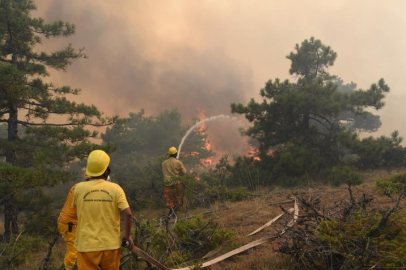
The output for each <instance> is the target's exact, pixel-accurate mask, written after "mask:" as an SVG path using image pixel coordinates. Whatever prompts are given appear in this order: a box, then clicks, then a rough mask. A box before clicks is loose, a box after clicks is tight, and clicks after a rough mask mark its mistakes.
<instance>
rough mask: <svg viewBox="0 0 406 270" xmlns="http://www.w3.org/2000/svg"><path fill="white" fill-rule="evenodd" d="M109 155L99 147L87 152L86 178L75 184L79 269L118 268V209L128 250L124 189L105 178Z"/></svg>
mask: <svg viewBox="0 0 406 270" xmlns="http://www.w3.org/2000/svg"><path fill="white" fill-rule="evenodd" d="M109 163H110V157H109V156H108V155H107V154H106V153H105V152H104V151H101V150H94V151H92V152H91V153H90V154H89V157H88V159H87V165H86V175H87V176H89V179H88V181H86V182H81V183H79V184H76V188H75V192H74V196H73V203H72V205H73V207H76V210H77V215H78V228H77V236H76V241H75V246H76V248H77V250H78V269H79V270H96V269H97V270H118V269H119V265H120V246H121V241H120V212H121V213H123V215H124V223H125V224H124V225H125V226H124V227H125V230H124V237H123V240H126V241H127V242H128V248H129V249H131V248H132V247H133V246H134V244H133V240H132V238H131V236H130V232H131V223H132V213H131V209H130V207H129V205H128V202H127V199H126V196H125V193H124V191H123V189H122V188H121V187H120V186H119V185H118V184H115V183H112V182H109V181H106V180H107V179H108V178H109V174H110V168H109Z"/></svg>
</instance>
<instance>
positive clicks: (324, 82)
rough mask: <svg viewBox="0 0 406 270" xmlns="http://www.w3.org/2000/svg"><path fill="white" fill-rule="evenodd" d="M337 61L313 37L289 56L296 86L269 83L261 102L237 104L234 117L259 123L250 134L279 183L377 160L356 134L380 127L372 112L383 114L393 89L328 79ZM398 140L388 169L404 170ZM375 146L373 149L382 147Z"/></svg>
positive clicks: (390, 152)
mask: <svg viewBox="0 0 406 270" xmlns="http://www.w3.org/2000/svg"><path fill="white" fill-rule="evenodd" d="M336 56H337V54H336V53H335V52H334V51H333V50H332V49H331V48H330V47H329V46H326V45H324V44H323V43H322V42H321V41H320V40H317V39H314V38H313V37H312V38H310V39H309V40H305V41H303V42H302V43H301V45H298V44H296V47H295V52H291V53H290V54H289V55H288V56H287V58H288V59H289V60H291V68H290V70H289V71H290V74H292V75H296V76H297V77H298V80H297V81H296V82H290V81H289V80H285V81H281V80H280V79H275V80H269V81H268V82H267V83H266V84H265V87H264V88H263V89H261V91H260V95H261V98H262V101H261V102H256V101H255V100H254V99H251V101H250V102H249V103H248V104H247V105H246V106H244V105H243V104H231V109H232V112H233V113H239V114H244V115H245V117H246V119H247V120H248V121H250V122H251V123H253V126H251V127H250V128H248V129H247V130H246V131H245V134H246V135H248V136H250V137H252V138H254V139H256V140H257V141H258V143H259V154H260V155H259V157H260V163H262V164H261V167H263V168H267V170H269V171H270V172H271V175H272V180H273V181H278V182H280V183H283V184H284V185H294V184H297V183H299V182H301V181H303V180H304V179H306V177H308V176H316V177H317V176H318V174H319V173H320V171H322V170H325V169H330V168H332V167H334V166H341V165H342V164H343V163H344V162H345V158H346V157H347V156H348V155H351V154H358V155H360V156H361V158H363V157H365V158H367V157H370V156H371V155H363V151H364V152H367V150H366V149H365V147H362V145H363V142H361V141H360V140H359V139H358V137H357V134H356V133H355V131H360V130H374V129H376V128H377V127H379V125H380V121H379V117H376V116H374V115H373V114H371V113H370V112H368V111H367V109H369V108H374V109H376V110H378V109H381V108H382V107H383V105H384V102H383V99H384V97H385V93H387V92H389V87H388V86H387V85H386V84H385V81H384V80H383V79H380V80H379V81H378V82H377V83H374V84H372V85H371V87H370V88H369V89H368V90H362V89H356V84H354V83H351V84H344V83H343V81H342V80H340V79H338V78H337V77H335V76H331V75H330V74H329V73H328V68H329V67H331V66H333V65H334V61H335V59H336ZM366 120H368V121H370V123H366ZM397 139H398V137H397V135H396V136H395V137H394V139H393V141H394V142H393V143H392V145H393V147H389V146H387V145H386V146H387V148H385V150H384V151H383V152H385V153H386V154H385V155H386V157H387V159H388V161H387V162H386V163H385V166H389V164H396V166H399V164H401V163H402V162H404V160H405V158H404V155H403V153H404V151H403V149H400V148H399V147H398V145H396V143H395V142H396V140H397ZM372 144H375V142H373V143H371V148H373V147H377V146H372ZM389 148H390V150H389ZM369 150H370V151H372V150H371V149H369ZM386 151H387V152H386ZM377 159H378V157H377ZM365 163H367V162H365Z"/></svg>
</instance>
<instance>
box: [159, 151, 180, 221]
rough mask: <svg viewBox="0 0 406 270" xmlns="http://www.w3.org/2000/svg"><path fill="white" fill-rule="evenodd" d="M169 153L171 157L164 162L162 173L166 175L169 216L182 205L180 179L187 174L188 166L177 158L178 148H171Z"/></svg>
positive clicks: (166, 197) (166, 198) (165, 183)
mask: <svg viewBox="0 0 406 270" xmlns="http://www.w3.org/2000/svg"><path fill="white" fill-rule="evenodd" d="M168 154H169V158H168V159H166V160H165V161H164V162H163V163H162V174H163V175H164V185H165V201H166V207H167V208H168V209H169V216H173V215H175V210H176V207H177V206H178V205H181V199H182V197H181V192H182V183H181V182H180V181H179V176H183V175H185V174H186V168H185V166H184V165H183V163H182V161H180V160H178V159H177V158H176V157H177V155H178V150H177V149H176V148H175V147H171V148H169V151H168ZM175 199H176V204H175Z"/></svg>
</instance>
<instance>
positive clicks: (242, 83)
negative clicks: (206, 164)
mask: <svg viewBox="0 0 406 270" xmlns="http://www.w3.org/2000/svg"><path fill="white" fill-rule="evenodd" d="M36 3H37V6H38V12H37V14H36V15H38V16H42V17H44V18H45V19H46V20H47V21H53V20H57V19H61V20H64V21H69V22H71V23H74V24H75V25H76V27H77V31H76V35H75V36H73V37H70V38H69V39H68V41H67V40H66V39H59V40H57V42H55V41H52V42H50V43H48V42H44V46H45V47H46V48H49V49H55V48H59V47H61V46H63V45H66V43H67V42H71V43H72V44H73V45H74V46H75V47H86V54H87V55H88V56H89V59H87V60H80V61H77V62H75V63H74V64H73V65H72V66H71V67H70V68H69V69H68V72H66V73H54V72H53V73H52V81H54V82H57V83H58V84H67V85H71V86H75V87H80V88H82V89H83V90H84V91H83V94H82V95H81V96H80V97H79V98H80V101H85V102H86V103H94V104H95V105H96V106H98V107H99V108H100V109H101V110H102V111H104V112H106V113H107V114H110V115H111V114H119V115H122V116H125V115H127V114H128V112H136V111H139V110H140V109H141V108H145V109H146V113H147V114H150V115H154V114H158V113H160V112H162V111H163V110H165V109H172V108H178V109H179V111H180V112H181V114H182V116H183V120H184V121H185V123H189V124H190V123H191V121H192V118H193V117H195V116H197V114H198V113H199V112H200V111H203V112H204V113H205V116H207V117H208V116H213V115H217V114H230V103H232V102H242V103H244V104H246V103H247V102H248V100H249V98H251V97H254V98H256V99H258V92H259V89H260V88H261V87H263V85H264V84H265V82H266V81H267V80H268V79H273V78H276V77H279V78H282V79H292V78H291V76H290V75H289V74H288V70H289V64H290V63H289V61H288V60H287V59H286V58H285V56H286V55H287V54H288V53H289V52H290V51H292V50H293V47H294V45H295V44H296V43H300V42H301V41H303V40H304V39H306V38H310V37H311V36H314V37H316V38H317V39H321V40H322V42H323V43H325V44H327V45H330V46H331V47H332V48H333V49H334V50H335V51H336V52H337V53H338V58H337V61H336V64H335V66H334V67H333V68H332V69H331V70H330V73H331V74H335V75H338V76H340V77H341V78H343V79H344V81H345V82H351V81H354V82H355V83H357V84H358V87H361V88H364V89H365V88H368V87H369V86H370V84H371V83H373V82H376V81H377V80H378V79H379V78H381V77H384V78H385V79H386V81H387V83H388V84H389V86H390V87H391V92H390V93H389V94H388V96H387V98H386V104H387V105H386V106H385V107H384V109H383V110H382V111H380V112H379V113H380V115H381V120H382V122H383V125H382V128H381V129H380V130H379V131H378V132H377V133H376V134H379V135H389V134H390V132H392V131H393V130H395V129H397V130H399V131H400V134H401V135H402V136H406V126H405V125H404V120H403V116H402V113H401V112H402V106H403V105H402V104H403V101H404V99H405V94H404V91H402V89H403V85H404V82H403V81H404V80H403V78H404V73H405V71H406V58H405V53H404V48H405V46H406V37H405V35H404V34H403V32H402V31H403V30H404V29H405V26H406V17H405V16H403V14H404V12H405V11H406V2H402V1H392V2H391V1H386V2H385V3H383V2H382V1H370V0H360V1H351V0H342V1H325V0H310V1H300V0H296V1H279V0H271V1H260V0H252V1H248V0H235V1H212V0H202V1H167V0H148V1H134V0H120V1H79V0H71V1H67V0H58V1H55V0H38V1H36ZM212 125H213V126H212ZM229 125H230V126H232V129H231V128H230V126H226V127H224V126H225V125H222V124H217V125H216V124H215V123H213V124H209V125H208V127H209V130H210V129H211V132H214V130H215V132H216V135H213V136H211V138H210V139H211V141H212V143H213V144H214V145H215V148H217V147H220V148H221V146H226V145H227V144H228V145H229V146H228V148H227V149H221V151H223V152H230V153H235V152H234V150H235V149H238V148H240V147H241V145H243V144H244V142H243V141H241V139H240V136H239V134H238V131H237V127H235V124H232V123H230V124H229ZM213 134H214V133H213ZM209 136H210V134H209ZM216 138H218V141H216ZM234 141H235V144H233V143H231V146H230V142H234ZM238 151H242V150H238ZM244 151H245V150H244Z"/></svg>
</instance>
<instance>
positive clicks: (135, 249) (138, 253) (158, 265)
mask: <svg viewBox="0 0 406 270" xmlns="http://www.w3.org/2000/svg"><path fill="white" fill-rule="evenodd" d="M288 212H290V213H291V212H294V214H293V219H292V220H291V221H290V222H289V223H288V224H287V225H286V226H285V228H284V229H283V230H282V232H280V233H279V234H278V235H276V236H273V237H265V238H261V239H258V240H255V241H252V242H250V243H248V244H246V245H244V246H242V247H239V248H237V249H234V250H232V251H230V252H227V253H226V254H223V255H221V256H219V257H217V258H214V259H212V260H210V261H207V262H205V263H203V264H202V265H200V266H199V267H200V268H205V267H208V266H211V265H213V264H216V263H218V262H221V261H223V260H225V259H227V258H230V257H232V256H234V255H236V254H239V253H241V252H244V251H246V250H248V249H251V248H253V247H256V246H259V245H262V244H264V243H269V242H271V241H273V240H274V239H276V238H278V237H280V236H282V235H283V234H284V233H285V232H286V231H287V230H288V229H289V228H291V227H292V226H293V225H294V224H295V223H296V221H297V219H298V216H299V207H298V204H297V200H296V199H295V204H294V208H293V209H289V210H288ZM282 215H283V214H280V215H278V216H277V217H275V218H273V219H272V220H271V221H269V222H268V223H266V224H265V225H264V226H261V227H260V228H258V229H257V230H255V231H254V232H252V233H250V234H249V235H247V236H250V235H253V234H255V233H257V232H259V231H261V230H262V229H264V228H266V227H268V226H270V225H271V224H272V223H274V222H275V221H276V220H278V219H279V218H280V217H282ZM124 245H125V243H123V246H124ZM130 252H131V253H132V254H133V255H134V256H137V257H140V258H141V259H142V260H144V261H146V262H148V263H150V264H152V265H154V266H155V267H156V268H158V269H159V270H192V269H193V268H194V267H193V266H191V267H190V266H187V267H184V268H174V269H172V268H168V267H166V266H165V265H163V264H161V263H160V262H159V261H158V260H156V259H154V258H153V257H151V256H150V255H148V254H147V253H146V252H145V251H143V250H142V249H140V248H139V247H137V246H134V247H133V248H132V249H131V250H130Z"/></svg>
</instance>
